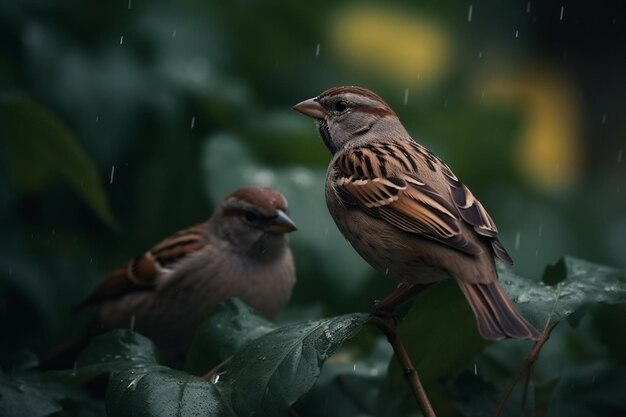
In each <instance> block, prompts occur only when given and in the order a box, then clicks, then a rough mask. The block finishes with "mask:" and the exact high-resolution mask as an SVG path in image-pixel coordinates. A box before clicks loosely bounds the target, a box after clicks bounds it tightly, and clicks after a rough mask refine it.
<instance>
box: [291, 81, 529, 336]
mask: <svg viewBox="0 0 626 417" xmlns="http://www.w3.org/2000/svg"><path fill="white" fill-rule="evenodd" d="M294 109H295V110H297V111H299V112H301V113H303V114H304V115H306V116H309V117H312V118H313V119H315V120H316V121H317V127H318V130H319V133H320V135H321V137H322V139H323V141H324V143H325V144H326V146H327V147H328V149H330V151H331V152H332V154H333V158H332V161H331V162H330V165H329V167H328V174H327V179H326V203H327V205H328V209H329V211H330V213H331V215H332V217H333V219H334V220H335V223H336V224H337V227H338V228H339V230H341V232H342V233H343V235H344V236H345V237H346V238H347V239H348V241H349V242H350V243H351V244H352V246H353V247H354V249H356V251H357V252H358V253H359V254H360V255H361V256H362V257H363V258H364V259H365V260H367V261H368V262H369V263H370V264H371V265H372V266H374V267H375V268H376V269H378V270H379V271H383V272H385V273H388V274H389V275H391V276H394V277H396V278H398V279H400V280H402V281H403V282H404V283H406V284H407V285H415V284H426V283H431V282H435V281H439V280H442V279H444V278H446V277H450V276H452V277H454V278H455V279H456V281H457V283H458V284H459V287H460V288H461V290H462V291H463V293H464V294H465V297H466V298H467V300H468V302H469V303H470V305H471V307H472V310H473V311H474V314H475V316H476V319H477V321H478V329H479V331H480V334H481V335H482V336H483V337H484V338H487V339H493V340H498V339H502V338H507V337H509V338H517V339H536V338H538V336H539V332H538V331H537V330H536V329H535V328H534V327H533V326H532V325H531V324H530V323H528V322H527V321H526V320H525V319H524V317H523V316H522V315H521V314H520V313H519V311H518V310H517V308H516V307H515V305H514V304H513V303H512V302H511V300H509V298H508V297H507V295H506V294H505V293H504V291H503V290H502V288H501V287H500V285H499V283H498V276H497V273H496V269H495V263H494V255H495V256H496V257H497V258H498V259H500V260H501V261H503V262H505V263H507V264H512V260H511V257H510V256H509V254H508V253H507V251H506V250H505V249H504V247H503V246H502V244H501V243H500V241H499V240H498V237H497V234H498V231H497V229H496V225H495V224H494V222H493V220H492V219H491V217H490V216H489V214H488V213H487V211H486V210H485V209H484V208H483V206H482V205H481V204H480V202H479V201H478V200H477V199H476V198H475V197H474V196H473V195H472V193H471V192H470V190H469V189H468V188H467V187H465V186H464V185H463V183H461V182H460V181H459V180H458V179H457V177H456V176H455V175H454V174H453V173H452V171H451V170H450V168H448V166H447V165H446V164H445V163H444V162H443V161H441V159H439V158H438V157H437V156H435V155H434V154H432V153H431V152H430V151H429V150H428V149H426V148H424V147H423V146H422V145H420V144H418V143H416V142H415V141H414V140H413V139H412V138H411V136H409V134H408V133H407V131H406V130H405V128H404V126H402V123H401V122H400V120H399V119H398V117H397V116H396V114H395V113H394V111H393V110H392V109H391V108H390V107H389V105H387V103H385V102H384V101H383V100H382V99H381V98H380V97H379V96H378V95H376V94H374V93H373V92H371V91H369V90H366V89H364V88H360V87H336V88H331V89H329V90H327V91H325V92H323V93H322V94H321V95H320V96H318V97H315V98H312V99H309V100H305V101H303V102H301V103H298V104H296V105H295V106H294Z"/></svg>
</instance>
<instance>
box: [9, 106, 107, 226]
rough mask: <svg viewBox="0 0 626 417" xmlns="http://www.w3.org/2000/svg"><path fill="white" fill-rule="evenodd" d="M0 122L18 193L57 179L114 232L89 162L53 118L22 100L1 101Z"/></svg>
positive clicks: (67, 130) (102, 195)
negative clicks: (72, 190)
mask: <svg viewBox="0 0 626 417" xmlns="http://www.w3.org/2000/svg"><path fill="white" fill-rule="evenodd" d="M0 122H1V125H2V127H3V130H4V135H1V136H2V137H4V138H5V139H4V141H5V143H6V148H7V154H8V156H9V160H8V165H9V170H10V173H11V176H12V177H13V180H14V182H15V184H16V186H17V187H18V188H19V189H22V190H23V191H26V192H33V191H37V190H39V189H40V188H42V187H43V186H45V185H46V184H47V183H48V182H49V181H51V180H52V179H54V178H61V179H62V180H63V181H65V182H66V183H67V184H68V185H69V186H70V187H72V188H73V189H74V191H75V192H76V193H77V194H78V196H79V197H80V198H81V199H83V201H84V202H85V203H86V204H87V205H88V206H89V207H90V208H91V210H93V212H94V213H95V214H96V215H97V216H98V217H99V218H100V220H102V221H103V222H104V223H105V224H106V225H107V226H109V227H110V228H112V229H114V230H115V229H117V227H118V226H117V223H116V221H115V219H114V218H113V215H112V214H111V210H110V207H109V202H108V200H107V196H106V194H105V192H104V189H103V188H102V182H101V179H100V175H99V174H98V171H97V169H96V167H95V165H94V163H93V161H91V159H90V158H89V156H88V155H87V153H86V152H85V151H84V150H83V148H82V147H81V146H80V143H79V142H78V141H77V140H76V138H75V137H74V136H73V135H72V134H71V132H70V131H69V129H68V128H67V127H66V126H65V125H64V124H63V123H62V122H61V121H60V120H59V119H58V118H57V117H56V116H55V115H54V114H52V113H51V112H49V111H48V110H47V109H45V108H44V107H42V106H40V105H38V104H36V103H34V102H31V101H29V100H26V99H23V98H19V97H2V98H0Z"/></svg>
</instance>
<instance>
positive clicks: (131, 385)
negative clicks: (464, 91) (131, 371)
mask: <svg viewBox="0 0 626 417" xmlns="http://www.w3.org/2000/svg"><path fill="white" fill-rule="evenodd" d="M139 379H140V378H139V377H137V378H134V379H133V380H132V381H130V383H129V384H128V386H127V387H126V389H129V390H131V391H134V390H135V388H137V382H139Z"/></svg>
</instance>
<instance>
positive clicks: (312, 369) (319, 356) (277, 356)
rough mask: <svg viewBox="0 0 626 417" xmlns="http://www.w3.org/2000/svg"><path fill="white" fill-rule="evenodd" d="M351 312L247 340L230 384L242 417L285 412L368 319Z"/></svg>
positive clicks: (232, 369)
mask: <svg viewBox="0 0 626 417" xmlns="http://www.w3.org/2000/svg"><path fill="white" fill-rule="evenodd" d="M367 317H368V316H367V315H366V314H360V313H358V314H349V315H345V316H339V317H335V318H331V319H323V320H316V321H311V322H305V323H296V324H293V325H289V326H285V327H281V328H279V329H277V330H274V331H273V332H271V333H268V334H266V335H264V336H261V337H260V338H258V339H256V340H254V341H252V342H250V343H247V344H246V345H245V346H244V347H243V348H242V349H241V350H239V351H238V352H237V354H235V356H234V357H233V359H232V361H231V363H230V366H229V371H228V373H227V374H226V383H227V384H228V385H229V387H230V390H231V393H230V396H231V404H232V406H233V409H234V410H235V411H236V412H237V415H239V416H240V417H246V416H276V415H280V414H281V413H284V411H285V410H286V409H287V408H288V407H289V406H291V405H292V404H293V403H294V402H295V401H296V400H297V399H298V398H300V397H301V396H302V395H303V394H304V393H306V392H307V391H309V390H310V389H311V387H312V386H313V384H314V383H315V381H316V380H317V378H318V377H319V375H320V370H321V367H322V364H323V363H324V361H325V360H326V358H328V356H330V355H331V354H332V353H333V352H335V351H336V349H337V348H339V346H340V345H341V344H342V343H343V342H344V341H345V340H347V339H349V338H350V337H352V336H353V335H354V334H355V333H356V332H357V331H358V330H359V329H360V328H361V327H362V326H363V324H364V323H365V322H366V321H367Z"/></svg>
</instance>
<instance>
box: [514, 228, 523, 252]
mask: <svg viewBox="0 0 626 417" xmlns="http://www.w3.org/2000/svg"><path fill="white" fill-rule="evenodd" d="M521 240H522V234H521V233H520V232H517V233H515V250H519V244H520V241H521Z"/></svg>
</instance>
